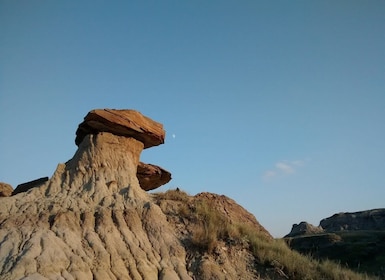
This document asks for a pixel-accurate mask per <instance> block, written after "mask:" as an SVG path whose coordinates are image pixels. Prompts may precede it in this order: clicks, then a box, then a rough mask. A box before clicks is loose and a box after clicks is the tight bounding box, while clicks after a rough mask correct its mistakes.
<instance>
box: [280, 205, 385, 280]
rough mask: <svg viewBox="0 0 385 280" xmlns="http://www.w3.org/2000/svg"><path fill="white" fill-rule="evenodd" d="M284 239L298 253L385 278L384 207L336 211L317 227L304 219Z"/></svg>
mask: <svg viewBox="0 0 385 280" xmlns="http://www.w3.org/2000/svg"><path fill="white" fill-rule="evenodd" d="M285 240H286V241H287V243H288V244H289V246H290V247H291V248H292V249H294V250H296V251H298V252H300V253H303V254H306V255H311V256H313V257H314V258H318V259H328V260H334V261H337V262H339V263H341V264H346V265H347V266H348V267H351V268H352V269H354V270H356V271H358V272H364V273H368V274H371V275H376V276H378V277H379V279H385V265H384V259H385V243H384V240H385V209H373V210H367V211H360V212H354V213H338V214H335V215H333V216H331V217H328V218H326V219H323V220H321V222H320V226H319V227H314V226H311V225H309V224H307V223H304V222H303V223H300V224H299V225H294V226H293V229H292V230H291V232H290V233H289V234H288V235H286V236H285Z"/></svg>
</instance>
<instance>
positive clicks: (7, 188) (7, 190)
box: [0, 182, 13, 197]
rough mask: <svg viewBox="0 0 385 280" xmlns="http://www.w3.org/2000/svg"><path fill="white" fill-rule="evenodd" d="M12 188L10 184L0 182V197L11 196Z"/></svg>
mask: <svg viewBox="0 0 385 280" xmlns="http://www.w3.org/2000/svg"><path fill="white" fill-rule="evenodd" d="M12 192H13V188H12V186H11V185H10V184H7V183H3V182H0V197H7V196H11V195H12Z"/></svg>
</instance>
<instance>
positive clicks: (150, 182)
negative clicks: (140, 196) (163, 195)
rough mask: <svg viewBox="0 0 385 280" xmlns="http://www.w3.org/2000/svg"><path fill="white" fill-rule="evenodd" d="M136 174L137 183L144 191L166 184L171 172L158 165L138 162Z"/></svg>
mask: <svg viewBox="0 0 385 280" xmlns="http://www.w3.org/2000/svg"><path fill="white" fill-rule="evenodd" d="M136 176H137V177H138V180H139V185H140V187H141V188H142V189H144V190H145V191H149V190H153V189H156V188H159V187H160V186H163V185H164V184H167V183H168V182H170V180H171V173H170V172H168V171H167V170H165V169H163V168H162V167H160V166H157V165H154V164H146V163H143V162H139V165H138V171H137V173H136Z"/></svg>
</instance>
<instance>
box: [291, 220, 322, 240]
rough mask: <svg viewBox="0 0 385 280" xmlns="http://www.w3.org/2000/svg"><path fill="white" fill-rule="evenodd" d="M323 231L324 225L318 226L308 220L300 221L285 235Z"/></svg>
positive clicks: (292, 235)
mask: <svg viewBox="0 0 385 280" xmlns="http://www.w3.org/2000/svg"><path fill="white" fill-rule="evenodd" d="M321 232H323V229H322V227H320V226H319V227H316V226H313V225H312V224H309V223H307V222H300V223H299V224H294V225H293V227H292V228H291V231H290V233H289V234H287V235H286V236H285V237H294V236H299V235H309V234H317V233H321Z"/></svg>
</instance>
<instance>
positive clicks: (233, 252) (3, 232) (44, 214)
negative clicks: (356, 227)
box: [0, 110, 287, 280]
mask: <svg viewBox="0 0 385 280" xmlns="http://www.w3.org/2000/svg"><path fill="white" fill-rule="evenodd" d="M131 117H132V119H131ZM77 135H78V137H77V141H76V142H77V144H78V145H79V147H78V150H77V151H76V153H75V155H74V156H73V158H72V159H70V160H69V161H68V162H66V163H65V164H59V165H58V167H57V169H56V171H55V172H54V174H53V176H52V177H51V178H50V179H49V180H47V181H45V182H40V183H43V184H42V185H39V186H38V187H33V188H30V189H29V190H28V191H27V192H20V193H18V194H17V195H14V196H11V197H3V198H1V202H0V276H1V277H0V279H1V280H11V279H12V280H14V279H32V280H33V279H39V280H40V279H68V280H69V279H71V280H72V279H79V280H88V279H89V280H91V279H92V280H109V279H113V280H116V279H124V280H125V279H149V280H153V279H165V280H173V279H229V280H230V279H250V280H251V279H260V277H262V279H287V277H281V276H279V275H280V274H277V273H276V272H274V271H271V269H270V268H269V269H270V270H269V269H262V270H261V271H257V268H258V267H260V266H263V264H260V262H259V260H258V259H257V258H256V257H255V255H254V254H253V253H252V252H251V250H250V244H249V243H248V241H247V240H243V239H242V238H241V237H240V238H238V241H237V240H233V239H231V238H230V237H229V236H223V237H221V238H220V239H218V241H216V242H215V243H214V244H213V245H212V246H211V247H212V248H211V247H210V249H211V251H212V252H211V254H209V253H208V252H204V250H203V249H202V248H201V247H200V245H199V244H198V243H199V242H198V243H197V241H195V243H194V240H195V239H194V238H192V236H193V235H194V236H196V233H197V230H196V227H197V226H199V228H200V229H204V227H203V225H204V222H205V221H204V220H202V219H197V218H196V217H195V216H194V214H193V213H194V211H193V210H192V209H193V208H194V207H195V208H196V207H197V205H201V202H202V201H206V202H209V203H207V205H211V207H212V208H211V209H209V212H210V211H214V210H215V209H216V210H215V211H219V213H221V216H223V217H225V218H223V220H220V221H218V222H219V223H220V224H219V226H220V227H221V226H223V225H222V222H223V223H230V224H232V223H234V224H244V225H248V226H249V227H252V228H254V229H255V230H256V231H257V232H261V233H262V235H261V236H262V237H261V238H263V240H265V239H266V240H267V242H271V241H272V237H271V236H270V234H269V233H268V232H267V231H266V230H265V229H264V228H263V227H262V226H261V225H260V224H259V223H258V222H257V221H256V219H255V217H254V216H253V215H251V214H250V213H248V212H247V211H246V210H244V209H243V208H242V207H240V206H239V205H237V204H236V203H235V202H234V201H233V200H231V199H229V198H227V197H225V196H219V195H214V194H210V193H202V194H200V195H197V196H195V197H194V198H189V197H187V195H186V196H185V198H184V200H183V201H180V200H178V199H176V200H169V199H167V196H166V198H164V199H163V200H161V199H159V196H156V195H154V194H149V193H147V192H146V191H145V190H144V189H143V186H144V188H154V186H155V185H157V184H160V183H159V182H162V183H163V182H166V181H167V180H169V179H170V177H171V174H169V173H168V172H167V171H165V170H164V169H162V168H159V167H157V166H154V165H146V164H139V158H140V153H141V151H142V150H143V149H144V148H145V147H150V146H153V145H157V144H160V143H163V140H164V131H163V129H162V128H161V125H159V124H157V123H155V122H153V121H152V120H150V119H148V118H146V117H144V116H141V115H140V113H138V112H136V111H118V110H94V111H91V112H90V113H89V114H88V115H87V117H86V120H85V121H84V122H83V123H82V124H80V126H79V129H78V134H77ZM138 166H139V168H138ZM138 170H139V172H138ZM138 174H141V175H143V178H144V181H143V180H142V179H143V178H141V179H140V180H141V181H142V188H141V187H140V186H139V180H138V177H141V175H140V176H138ZM146 176H147V177H146ZM146 178H147V179H146ZM148 178H150V179H148ZM143 182H144V183H143ZM154 184H155V185H154ZM175 193H176V195H177V196H178V195H180V192H179V191H176V192H175ZM190 208H191V209H190ZM215 211H214V212H215ZM183 213H190V214H192V215H191V216H190V217H189V216H188V215H186V214H183ZM194 217H195V218H194ZM197 240H198V241H199V239H197Z"/></svg>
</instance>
